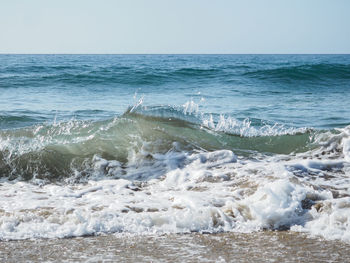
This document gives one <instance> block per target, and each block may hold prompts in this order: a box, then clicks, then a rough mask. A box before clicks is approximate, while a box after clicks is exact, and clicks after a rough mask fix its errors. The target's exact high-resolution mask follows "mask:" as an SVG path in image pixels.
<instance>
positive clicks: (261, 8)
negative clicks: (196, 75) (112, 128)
mask: <svg viewBox="0 0 350 263" xmlns="http://www.w3.org/2000/svg"><path fill="white" fill-rule="evenodd" d="M0 53H350V0H288V1H287V0H172V1H170V0H124V1H122V0H30V1H29V0H1V2H0Z"/></svg>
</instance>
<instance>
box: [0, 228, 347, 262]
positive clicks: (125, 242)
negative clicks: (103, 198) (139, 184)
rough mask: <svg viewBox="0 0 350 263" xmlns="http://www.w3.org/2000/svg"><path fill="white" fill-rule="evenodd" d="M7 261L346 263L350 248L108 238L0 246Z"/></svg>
mask: <svg viewBox="0 0 350 263" xmlns="http://www.w3.org/2000/svg"><path fill="white" fill-rule="evenodd" d="M0 259H2V260H5V261H6V262H28V261H33V262H44V261H50V262H71V261H74V262H115V261H118V262H203V261H205V262H307V261H309V262H310V261H311V262H345V261H347V260H349V261H350V244H348V243H344V242H340V241H329V240H324V239H322V238H310V237H307V236H306V235H305V234H301V233H295V232H290V231H262V232H255V233H248V234H241V233H219V234H199V233H191V234H167V235H159V236H157V235H152V236H149V235H125V234H109V235H101V236H87V237H78V238H65V239H36V240H20V241H2V242H0Z"/></svg>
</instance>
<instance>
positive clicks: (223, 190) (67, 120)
mask: <svg viewBox="0 0 350 263" xmlns="http://www.w3.org/2000/svg"><path fill="white" fill-rule="evenodd" d="M349 91H350V56H347V55H337V56H335V55H334V56H328V55H276V56H272V55H239V56H238V55H237V56H236V55H232V56H231V55H212V56H211V55H196V56H192V55H186V56H182V55H159V56H158V55H150V56H142V55H137V56H126V55H125V56H114V55H110V56H100V55H96V56H87V55H86V56H85V55H57V56H56V55H35V56H31V55H1V56H0V101H1V106H0V180H1V182H0V183H1V185H0V239H1V240H2V243H1V244H2V245H3V248H4V249H5V250H7V249H8V248H10V247H11V246H12V245H15V244H23V245H28V246H31V244H35V242H38V244H42V245H43V246H46V244H50V242H53V243H52V244H60V245H61V246H66V245H67V246H68V244H70V243H72V246H73V245H74V244H78V243H79V242H82V243H84V242H90V241H91V242H95V240H101V239H104V240H107V241H106V242H112V243H113V242H117V247H118V246H120V245H118V244H119V242H120V240H121V239H122V238H123V237H124V236H125V238H128V240H129V241H130V242H133V241H132V240H133V238H130V235H136V236H138V235H143V237H142V238H141V239H143V241H145V240H148V238H149V239H150V240H158V239H159V240H160V242H161V243H162V242H163V243H162V244H164V245H166V244H167V243H166V242H167V239H166V240H164V239H163V237H164V235H166V236H167V237H169V238H170V239H169V240H170V241H169V242H172V243H171V244H172V245H174V246H175V247H177V248H179V247H180V246H181V242H182V241H181V240H182V239H185V240H186V242H190V243H191V242H194V244H195V245H194V246H195V248H194V249H193V251H192V252H190V251H188V253H197V251H196V250H197V249H198V250H199V251H202V250H201V247H200V246H199V245H198V244H201V242H209V244H210V245H208V248H207V249H209V250H210V251H211V252H210V253H214V252H213V250H215V249H218V248H216V247H215V246H216V245H215V242H214V241H213V240H216V238H217V237H222V238H223V240H229V241H227V242H228V245H227V246H229V245H230V244H231V245H232V246H236V247H237V246H238V248H237V249H240V250H242V249H244V248H243V247H242V248H240V247H239V245H237V244H241V243H240V242H241V241H242V240H246V239H249V238H252V240H251V241H249V242H248V241H247V242H248V243H249V244H248V246H249V247H252V246H253V244H254V242H256V241H255V238H257V239H258V240H261V242H264V243H268V244H269V246H271V247H272V246H273V245H277V244H276V241H275V239H276V238H277V239H280V238H282V239H283V237H284V236H286V237H290V238H291V239H292V240H294V241H293V242H296V241H298V242H302V246H304V247H305V248H304V247H303V248H302V249H301V251H303V252H302V253H303V254H302V255H301V257H302V259H304V258H305V257H306V254H307V252H310V251H311V253H317V248H316V247H308V246H311V244H309V243H310V242H316V241H315V240H323V241H317V242H321V243H322V242H324V243H325V244H327V247H322V249H325V250H326V251H328V249H330V250H329V251H331V250H332V247H334V246H338V247H339V246H340V247H341V248H342V249H343V248H344V251H347V249H348V244H349V242H350V107H349V106H348V104H347V103H346V101H350V92H349ZM276 231H277V232H276ZM115 233H118V237H114V236H113V234H115ZM208 233H210V234H208ZM94 235H108V236H101V237H89V238H86V237H85V236H94ZM70 237H84V238H82V239H80V238H78V239H65V238H70ZM43 238H44V239H43ZM46 238H49V240H47V239H46ZM58 238H64V239H62V240H59V239H58ZM315 238H316V239H315ZM318 238H320V239H318ZM321 238H322V239H321ZM26 239H30V240H32V241H19V242H18V243H16V242H14V240H26ZM202 239H203V240H204V241H203V240H202ZM301 239H302V240H303V241H301ZM33 240H34V241H33ZM108 240H109V241H108ZM118 240H119V241H118ZM201 240H202V241H201ZM205 240H207V241H205ZM237 240H241V241H237ZM286 240H289V239H288V238H287V239H286ZM143 241H142V242H143ZM33 242H34V243H33ZM164 242H165V243H164ZM230 242H233V243H230ZM237 242H238V243H237ZM242 242H243V241H242ZM269 242H270V243H269ZM286 242H287V243H288V242H289V241H286ZM293 242H291V243H293ZM288 244H289V243H288ZM288 244H286V246H287V245H288ZM317 244H319V243H317ZM339 244H341V245H339ZM197 245H198V246H199V247H198V248H197V247H196V246H197ZM74 246H75V245H74ZM169 246H171V245H170V244H169ZM290 246H292V245H290ZM298 248H299V247H297V246H295V249H298ZM91 249H93V248H91ZM167 249H170V248H167ZM182 249H186V247H183V248H182ZM256 249H257V252H254V253H258V254H259V253H260V254H261V253H263V249H262V248H260V247H259V246H258V247H257V248H256ZM259 249H260V250H259ZM64 250H67V251H70V248H69V247H66V248H65V249H64ZM64 250H63V251H64ZM145 250H146V248H144V251H145ZM225 251H226V250H225ZM259 251H260V252H259ZM276 251H277V252H276V253H277V254H276V257H282V256H283V255H284V254H283V253H284V250H283V248H280V247H278V249H277V250H276ZM342 251H343V250H341V251H339V253H343V252H342ZM138 252H139V253H141V254H142V253H143V252H142V251H138ZM222 252H223V251H222ZM43 253H44V252H43ZM55 253H56V252H55ZM57 253H58V252H57ZM67 253H68V254H67V255H69V254H70V252H67ZM82 253H83V254H84V253H90V252H89V251H88V250H86V251H84V252H82ZM106 253H107V252H106ZM106 253H103V255H104V256H106ZM144 253H146V252H144ZM203 253H204V252H203ZM223 253H226V252H223ZM327 253H328V252H327ZM332 253H333V252H332ZM334 253H336V252H334ZM344 253H345V252H344ZM146 254H147V253H146ZM146 254H144V255H146ZM214 254H215V253H214ZM292 254H293V253H291V254H290V256H291V255H292ZM328 254H329V253H328ZM254 255H255V254H254ZM256 255H257V254H256ZM326 255H327V254H324V257H325V256H326ZM28 256H29V254H28ZM112 256H113V255H112ZM197 256H198V255H197V254H196V256H194V257H197ZM218 256H219V255H218ZM252 256H253V254H252ZM290 256H289V255H286V257H287V258H289V257H290ZM338 256H339V257H340V254H335V260H338ZM223 257H224V260H230V259H231V258H232V257H234V255H231V254H227V256H223ZM155 259H157V258H155ZM302 259H300V261H303V260H302ZM134 260H137V259H136V258H134ZM169 260H171V259H169ZM198 260H199V259H198ZM211 260H214V259H212V258H211ZM240 260H242V261H244V260H245V259H244V258H242V257H240ZM322 260H323V256H322ZM248 261H249V260H248ZM266 261H268V259H267V258H266Z"/></svg>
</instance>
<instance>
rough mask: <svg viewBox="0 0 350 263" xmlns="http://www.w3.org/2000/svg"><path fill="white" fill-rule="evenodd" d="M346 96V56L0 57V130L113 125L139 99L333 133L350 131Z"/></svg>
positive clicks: (349, 83)
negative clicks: (65, 123) (88, 122)
mask: <svg viewBox="0 0 350 263" xmlns="http://www.w3.org/2000/svg"><path fill="white" fill-rule="evenodd" d="M349 90H350V56H349V55H1V56H0V101H1V108H0V128H1V129H8V128H16V127H23V126H28V125H32V124H34V123H42V122H52V121H53V120H54V119H55V118H56V119H59V120H69V119H71V118H76V119H94V120H98V119H105V118H111V117H114V116H116V115H120V114H122V113H124V112H125V111H126V109H127V108H128V107H129V106H132V105H133V104H135V103H136V102H137V100H138V99H139V98H140V97H142V96H143V97H144V100H143V103H144V105H148V106H160V105H163V106H164V105H165V106H168V105H169V106H172V107H173V106H175V107H176V106H181V105H183V104H185V103H186V102H188V101H191V100H193V101H194V102H195V103H197V104H199V107H200V111H201V112H203V113H211V114H214V115H217V114H225V115H229V116H232V117H235V118H237V119H245V118H250V119H256V120H259V121H260V120H262V121H269V122H273V123H282V124H286V125H289V126H292V127H314V128H321V129H330V128H334V127H344V126H346V125H348V124H350V107H349V105H348V103H347V101H350V92H349ZM135 94H136V102H135V98H134V97H135Z"/></svg>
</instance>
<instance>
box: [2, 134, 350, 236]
mask: <svg viewBox="0 0 350 263" xmlns="http://www.w3.org/2000/svg"><path fill="white" fill-rule="evenodd" d="M334 136H338V135H334ZM347 140H348V137H347V135H346V134H345V133H344V134H343V137H342V139H340V141H339V143H340V144H339V145H338V147H340V148H341V149H342V150H343V152H342V153H343V156H340V157H339V158H338V159H337V160H334V159H332V158H333V157H332V158H331V159H328V157H327V155H325V156H324V158H323V159H313V157H312V154H310V153H309V157H308V158H306V159H305V158H304V156H301V155H300V156H299V155H296V156H294V157H292V156H283V155H277V156H272V157H268V156H265V157H264V158H259V159H246V158H242V157H238V156H236V155H235V154H234V153H233V152H231V151H229V150H219V151H213V152H204V151H201V152H194V153H189V152H173V151H170V152H167V153H165V154H154V155H153V158H154V160H155V161H154V162H153V163H152V164H149V165H148V166H147V165H146V166H138V165H137V164H133V162H137V160H138V159H139V158H134V159H133V158H131V159H130V162H129V167H128V168H127V172H124V173H122V170H121V169H122V167H121V166H122V165H121V164H120V163H119V162H117V161H107V160H105V159H103V158H101V157H99V156H95V157H94V159H93V163H94V166H93V169H95V173H96V178H99V179H98V180H91V178H90V180H89V181H87V183H86V184H63V185H54V184H46V185H36V184H33V183H28V182H8V181H3V182H2V183H1V188H0V197H1V199H0V207H1V210H0V239H1V240H8V239H23V238H39V237H47V238H61V237H70V236H82V235H92V234H99V233H114V232H121V233H137V234H139V233H142V234H146V233H153V234H154V233H169V232H170V233H186V232H192V231H199V232H221V231H238V232H251V231H257V230H262V229H291V230H292V231H302V232H306V233H309V234H310V235H316V236H323V237H324V238H327V239H340V240H343V241H346V242H350V235H349V231H350V229H349V227H350V216H349V215H350V199H349V195H350V178H349V171H350V168H349V167H350V164H349V162H348V159H347V158H348V156H347V155H346V153H347V150H346V149H345V150H344V148H346V147H347V145H348V142H347ZM342 147H343V148H342ZM344 151H345V152H344ZM139 154H144V155H148V154H149V153H147V152H146V151H144V152H143V153H139ZM106 169H107V170H108V169H109V170H108V171H109V174H108V176H113V175H114V176H115V177H114V178H115V179H108V178H106V177H104V178H102V177H101V175H106V173H105V172H106ZM128 169H129V170H128Z"/></svg>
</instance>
